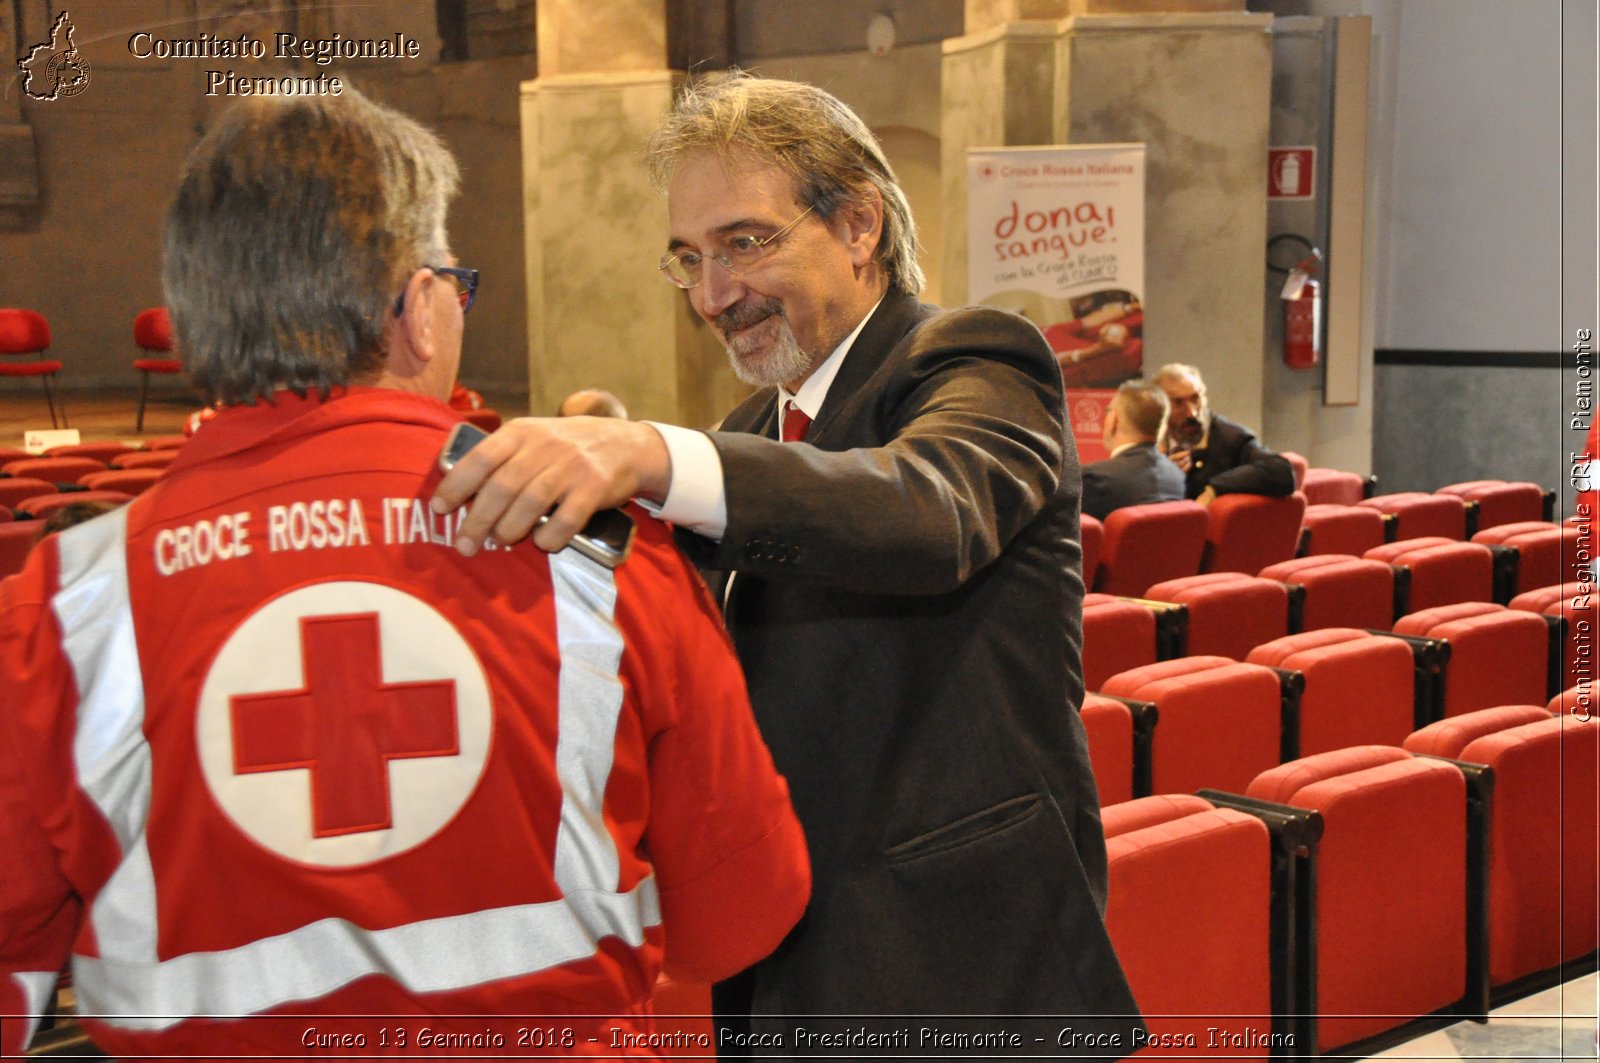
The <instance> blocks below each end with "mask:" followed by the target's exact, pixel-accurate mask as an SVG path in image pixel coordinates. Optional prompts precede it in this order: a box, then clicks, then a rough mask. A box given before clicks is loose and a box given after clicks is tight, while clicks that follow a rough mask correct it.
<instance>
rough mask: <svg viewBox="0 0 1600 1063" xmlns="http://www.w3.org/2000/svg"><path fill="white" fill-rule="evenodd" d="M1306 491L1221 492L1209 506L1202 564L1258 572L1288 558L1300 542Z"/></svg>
mask: <svg viewBox="0 0 1600 1063" xmlns="http://www.w3.org/2000/svg"><path fill="white" fill-rule="evenodd" d="M1305 512H1306V499H1305V496H1304V495H1301V494H1292V495H1289V496H1288V497H1287V498H1267V497H1266V496H1265V495H1245V494H1236V495H1219V496H1218V497H1217V498H1215V499H1213V500H1212V502H1211V504H1210V505H1208V506H1207V507H1206V521H1207V526H1206V545H1205V552H1204V554H1203V555H1202V557H1201V561H1200V567H1201V569H1202V570H1203V571H1206V572H1243V573H1245V574H1246V575H1251V576H1253V575H1255V574H1256V573H1257V572H1260V571H1261V570H1262V569H1263V568H1266V567H1267V566H1268V565H1275V564H1277V563H1278V562H1279V561H1287V560H1289V559H1290V558H1291V557H1293V556H1294V554H1295V550H1296V549H1297V548H1298V547H1299V545H1300V519H1301V518H1302V517H1303V516H1305Z"/></svg>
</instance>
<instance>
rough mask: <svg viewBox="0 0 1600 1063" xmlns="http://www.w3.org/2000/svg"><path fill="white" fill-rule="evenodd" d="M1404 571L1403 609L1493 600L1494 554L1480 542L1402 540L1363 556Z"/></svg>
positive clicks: (1378, 547) (1439, 539) (1411, 609)
mask: <svg viewBox="0 0 1600 1063" xmlns="http://www.w3.org/2000/svg"><path fill="white" fill-rule="evenodd" d="M1362 556H1363V557H1366V558H1368V559H1370V560H1373V561H1382V562H1383V563H1384V564H1386V565H1393V566H1394V567H1395V568H1402V569H1405V570H1406V573H1407V575H1406V577H1405V579H1406V580H1407V584H1406V586H1407V588H1408V589H1407V592H1406V594H1405V596H1404V597H1405V600H1406V603H1407V605H1406V611H1407V612H1415V611H1417V610H1418V609H1431V608H1433V607H1434V606H1438V605H1452V604H1454V603H1456V602H1488V601H1492V600H1493V599H1494V555H1493V554H1492V553H1491V552H1490V551H1489V548H1488V547H1487V546H1484V545H1483V544H1482V543H1463V542H1456V541H1455V540H1453V539H1445V538H1441V537H1438V536H1428V537H1425V538H1420V539H1401V540H1400V541H1398V542H1393V543H1385V544H1383V545H1382V546H1375V547H1373V548H1372V549H1371V550H1368V551H1367V552H1366V553H1365V554H1363V555H1362Z"/></svg>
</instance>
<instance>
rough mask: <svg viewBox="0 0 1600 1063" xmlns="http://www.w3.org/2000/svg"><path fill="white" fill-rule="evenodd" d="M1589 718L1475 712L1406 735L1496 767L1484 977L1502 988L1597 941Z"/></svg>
mask: <svg viewBox="0 0 1600 1063" xmlns="http://www.w3.org/2000/svg"><path fill="white" fill-rule="evenodd" d="M1597 735H1600V729H1597V726H1596V722H1595V721H1592V720H1590V721H1585V720H1581V719H1578V718H1576V717H1572V716H1551V715H1550V712H1549V710H1548V709H1544V708H1541V707H1539V706H1537V705H1506V706H1500V707H1497V708H1491V709H1480V710H1478V711H1476V712H1469V713H1467V714H1466V715H1463V716H1456V717H1452V718H1451V719H1448V720H1441V721H1439V722H1438V723H1435V724H1433V725H1431V726H1429V727H1425V728H1423V729H1422V730H1420V731H1418V732H1417V733H1416V734H1414V735H1411V736H1410V737H1409V738H1407V739H1406V743H1405V747H1406V748H1407V749H1409V750H1411V751H1412V752H1413V753H1426V754H1431V755H1433V756H1439V757H1450V758H1452V759H1454V760H1464V761H1470V762H1472V763H1474V764H1484V765H1487V766H1488V767H1489V768H1491V769H1493V771H1494V814H1493V816H1492V818H1491V822H1490V827H1489V980H1490V983H1491V984H1493V985H1496V986H1501V985H1505V984H1507V983H1508V982H1513V981H1516V980H1517V979H1519V978H1522V977H1525V976H1527V975H1530V974H1533V973H1535V972H1538V971H1544V970H1548V969H1550V968H1552V967H1556V966H1559V965H1560V964H1562V963H1564V962H1566V961H1569V960H1575V959H1577V958H1579V957H1581V956H1585V955H1588V954H1589V953H1590V952H1592V951H1594V949H1595V947H1596V946H1597V945H1600V937H1597V936H1596V919H1595V912H1596V907H1597V902H1600V895H1597V892H1596V878H1597V873H1600V867H1597V866H1596V860H1595V854H1596V851H1597V849H1600V830H1597V821H1596V816H1595V794H1596V793H1597V792H1600V791H1597V790H1596V782H1597V780H1596V775H1595V750H1596V741H1597V737H1596V736H1597Z"/></svg>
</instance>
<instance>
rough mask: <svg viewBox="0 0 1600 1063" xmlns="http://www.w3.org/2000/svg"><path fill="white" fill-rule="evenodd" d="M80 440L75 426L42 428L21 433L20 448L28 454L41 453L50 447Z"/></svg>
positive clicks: (66, 444) (65, 445)
mask: <svg viewBox="0 0 1600 1063" xmlns="http://www.w3.org/2000/svg"><path fill="white" fill-rule="evenodd" d="M81 442H82V440H81V439H80V438H79V437H78V430H77V429H76V428H42V429H39V430H37V431H33V432H24V433H23V434H22V449H23V450H26V451H27V452H28V453H29V454H43V453H44V452H45V451H47V450H50V449H51V448H52V447H72V446H77V445H78V444H79V443H81Z"/></svg>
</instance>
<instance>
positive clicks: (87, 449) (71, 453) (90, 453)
mask: <svg viewBox="0 0 1600 1063" xmlns="http://www.w3.org/2000/svg"><path fill="white" fill-rule="evenodd" d="M137 449H138V448H137V447H130V446H128V444H126V443H118V442H117V441H116V440H114V439H113V440H101V441H100V442H97V443H72V444H70V445H68V446H64V447H51V448H50V449H49V450H47V451H45V452H44V453H43V454H41V455H39V456H40V457H43V458H93V459H94V460H95V461H98V462H109V461H110V460H111V459H112V458H115V457H117V456H118V455H120V454H126V453H128V452H129V451H131V450H137Z"/></svg>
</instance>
